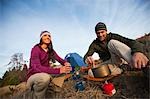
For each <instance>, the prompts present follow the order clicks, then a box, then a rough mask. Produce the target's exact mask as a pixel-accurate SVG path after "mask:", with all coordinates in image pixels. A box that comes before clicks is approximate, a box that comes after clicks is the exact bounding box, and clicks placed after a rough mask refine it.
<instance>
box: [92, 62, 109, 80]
mask: <svg viewBox="0 0 150 99" xmlns="http://www.w3.org/2000/svg"><path fill="white" fill-rule="evenodd" d="M92 72H93V75H94V77H95V78H101V77H106V76H109V75H110V74H111V72H110V69H109V67H108V65H99V64H98V65H97V66H96V68H92Z"/></svg>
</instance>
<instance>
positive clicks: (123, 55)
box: [107, 40, 150, 77]
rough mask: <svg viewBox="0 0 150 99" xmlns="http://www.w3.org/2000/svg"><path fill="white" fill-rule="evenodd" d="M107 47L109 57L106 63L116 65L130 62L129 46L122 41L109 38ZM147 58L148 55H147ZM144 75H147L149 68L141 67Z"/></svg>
mask: <svg viewBox="0 0 150 99" xmlns="http://www.w3.org/2000/svg"><path fill="white" fill-rule="evenodd" d="M108 49H109V52H110V54H111V59H110V60H108V61H107V62H108V63H113V64H116V65H120V64H127V63H128V64H129V63H130V62H131V58H132V55H131V48H129V47H128V46H127V45H125V44H124V43H122V42H120V41H117V40H110V41H109V43H108ZM148 58H149V57H148ZM142 70H143V72H144V75H145V76H146V77H149V71H150V68H149V67H148V68H143V69H142Z"/></svg>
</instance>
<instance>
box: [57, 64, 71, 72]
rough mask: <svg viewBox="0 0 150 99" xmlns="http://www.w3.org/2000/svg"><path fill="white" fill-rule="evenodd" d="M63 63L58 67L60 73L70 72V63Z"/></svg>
mask: <svg viewBox="0 0 150 99" xmlns="http://www.w3.org/2000/svg"><path fill="white" fill-rule="evenodd" d="M64 65H65V66H62V67H61V68H60V73H70V71H72V67H71V65H70V63H68V62H65V63H64Z"/></svg>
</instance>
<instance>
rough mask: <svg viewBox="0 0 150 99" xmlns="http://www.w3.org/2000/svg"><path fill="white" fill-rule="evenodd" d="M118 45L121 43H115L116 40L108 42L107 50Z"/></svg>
mask: <svg viewBox="0 0 150 99" xmlns="http://www.w3.org/2000/svg"><path fill="white" fill-rule="evenodd" d="M118 43H121V42H119V41H117V40H113V39H112V40H110V41H109V42H108V45H107V46H108V48H109V49H110V48H112V46H113V47H114V46H115V45H117V44H118Z"/></svg>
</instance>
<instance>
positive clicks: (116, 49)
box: [84, 22, 150, 69]
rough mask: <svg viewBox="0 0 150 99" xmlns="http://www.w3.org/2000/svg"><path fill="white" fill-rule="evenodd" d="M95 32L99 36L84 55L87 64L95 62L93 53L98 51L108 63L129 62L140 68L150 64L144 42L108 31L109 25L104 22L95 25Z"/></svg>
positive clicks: (119, 63)
mask: <svg viewBox="0 0 150 99" xmlns="http://www.w3.org/2000/svg"><path fill="white" fill-rule="evenodd" d="M95 33H96V36H97V38H96V39H95V40H94V41H93V42H92V43H91V45H90V47H89V49H88V51H87V53H86V54H85V56H84V60H85V62H86V63H87V64H93V62H94V60H93V58H92V55H93V53H94V52H96V53H98V54H99V56H100V59H101V60H102V61H103V62H106V63H112V64H116V65H121V64H124V63H128V64H129V65H130V66H133V67H134V68H138V69H142V68H146V66H148V61H149V59H148V57H149V58H150V56H148V55H147V56H146V53H145V51H144V45H143V44H142V43H139V42H138V41H135V40H132V39H128V38H125V37H123V36H120V35H118V34H114V33H107V27H106V25H105V24H104V23H102V22H99V23H98V24H97V25H96V26H95ZM122 60H123V61H122Z"/></svg>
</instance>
